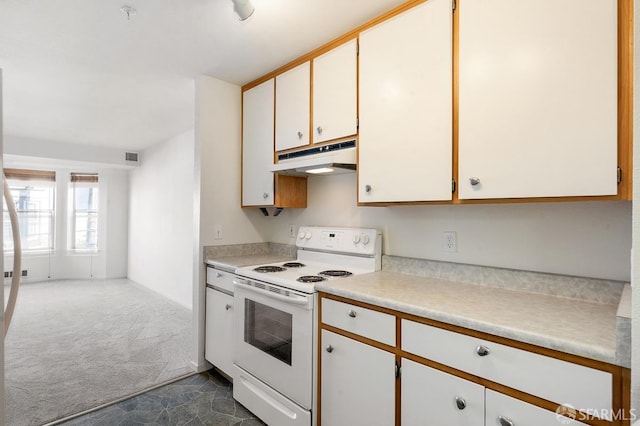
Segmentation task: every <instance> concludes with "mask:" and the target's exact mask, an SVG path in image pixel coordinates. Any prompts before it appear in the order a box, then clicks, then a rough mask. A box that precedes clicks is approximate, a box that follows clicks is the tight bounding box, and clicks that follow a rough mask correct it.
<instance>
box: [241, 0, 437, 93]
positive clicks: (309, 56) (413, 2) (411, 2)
mask: <svg viewBox="0 0 640 426" xmlns="http://www.w3.org/2000/svg"><path fill="white" fill-rule="evenodd" d="M426 1H428V0H407V1H406V2H404V3H402V4H400V5H398V6H396V7H394V8H393V9H391V10H388V11H386V12H384V13H382V14H380V15H378V16H377V17H375V18H373V19H371V20H369V21H367V22H365V23H364V24H362V25H360V26H357V27H356V28H354V29H352V30H350V31H348V32H346V33H344V34H343V35H341V36H339V37H336V38H335V39H333V40H331V41H329V42H328V43H325V44H323V45H322V46H320V47H318V48H316V49H314V50H312V51H310V52H308V53H306V54H304V55H302V56H300V57H298V58H296V59H294V60H293V61H291V62H289V63H287V64H285V65H283V66H281V67H279V68H277V69H275V70H273V71H271V72H270V73H268V74H265V75H263V76H262V77H259V78H257V79H255V80H253V81H251V82H249V83H247V84H245V85H244V86H242V91H243V92H244V91H246V90H249V89H251V88H252V87H255V86H257V85H259V84H260V83H263V82H265V81H266V80H269V79H270V78H274V77H276V76H277V75H279V74H282V73H284V72H287V71H289V70H290V69H292V68H295V67H297V66H298V65H300V64H302V63H304V62H306V61H312V60H313V59H315V58H317V57H318V56H320V55H322V54H324V53H327V52H328V51H330V50H332V49H333V48H335V47H338V46H340V45H342V44H344V43H346V42H348V41H351V40H353V39H357V38H358V35H359V34H360V33H361V32H363V31H365V30H367V29H369V28H371V27H373V26H375V25H377V24H379V23H381V22H384V21H386V20H389V19H391V18H393V17H394V16H396V15H399V14H401V13H403V12H406V11H407V10H409V9H411V8H413V7H414V6H417V5H419V4H421V3H424V2H426Z"/></svg>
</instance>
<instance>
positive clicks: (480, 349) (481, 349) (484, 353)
mask: <svg viewBox="0 0 640 426" xmlns="http://www.w3.org/2000/svg"><path fill="white" fill-rule="evenodd" d="M476 353H477V354H478V355H479V356H487V355H489V354H490V353H491V351H490V350H489V348H488V347H486V346H484V345H480V346H478V347H477V348H476Z"/></svg>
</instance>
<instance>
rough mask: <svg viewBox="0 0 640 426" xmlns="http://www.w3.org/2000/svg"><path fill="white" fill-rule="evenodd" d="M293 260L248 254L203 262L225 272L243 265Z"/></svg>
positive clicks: (273, 255) (268, 255)
mask: <svg viewBox="0 0 640 426" xmlns="http://www.w3.org/2000/svg"><path fill="white" fill-rule="evenodd" d="M290 260H294V259H293V258H291V257H287V256H280V255H275V254H249V255H240V256H223V257H217V258H208V259H206V260H205V262H204V263H205V264H207V265H209V266H213V267H214V268H218V269H222V270H225V271H227V272H231V273H233V272H235V270H236V268H241V267H243V266H253V265H264V264H266V263H279V262H287V261H290Z"/></svg>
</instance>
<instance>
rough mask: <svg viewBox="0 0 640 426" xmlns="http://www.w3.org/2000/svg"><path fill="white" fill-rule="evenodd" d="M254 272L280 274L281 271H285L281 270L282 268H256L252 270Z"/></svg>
mask: <svg viewBox="0 0 640 426" xmlns="http://www.w3.org/2000/svg"><path fill="white" fill-rule="evenodd" d="M254 271H256V272H282V271H286V269H285V268H283V267H282V266H269V265H268V266H258V267H257V268H254Z"/></svg>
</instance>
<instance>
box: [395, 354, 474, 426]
mask: <svg viewBox="0 0 640 426" xmlns="http://www.w3.org/2000/svg"><path fill="white" fill-rule="evenodd" d="M401 389H402V391H401V395H402V401H401V407H402V408H401V413H402V414H401V418H402V421H401V423H402V426H422V425H438V426H484V387H483V386H481V385H479V384H476V383H473V382H470V381H468V380H464V379H461V378H459V377H456V376H452V375H451V374H447V373H444V372H442V371H439V370H436V369H434V368H431V367H427V366H425V365H422V364H418V363H417V362H413V361H411V360H408V359H403V360H402V379H401Z"/></svg>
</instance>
